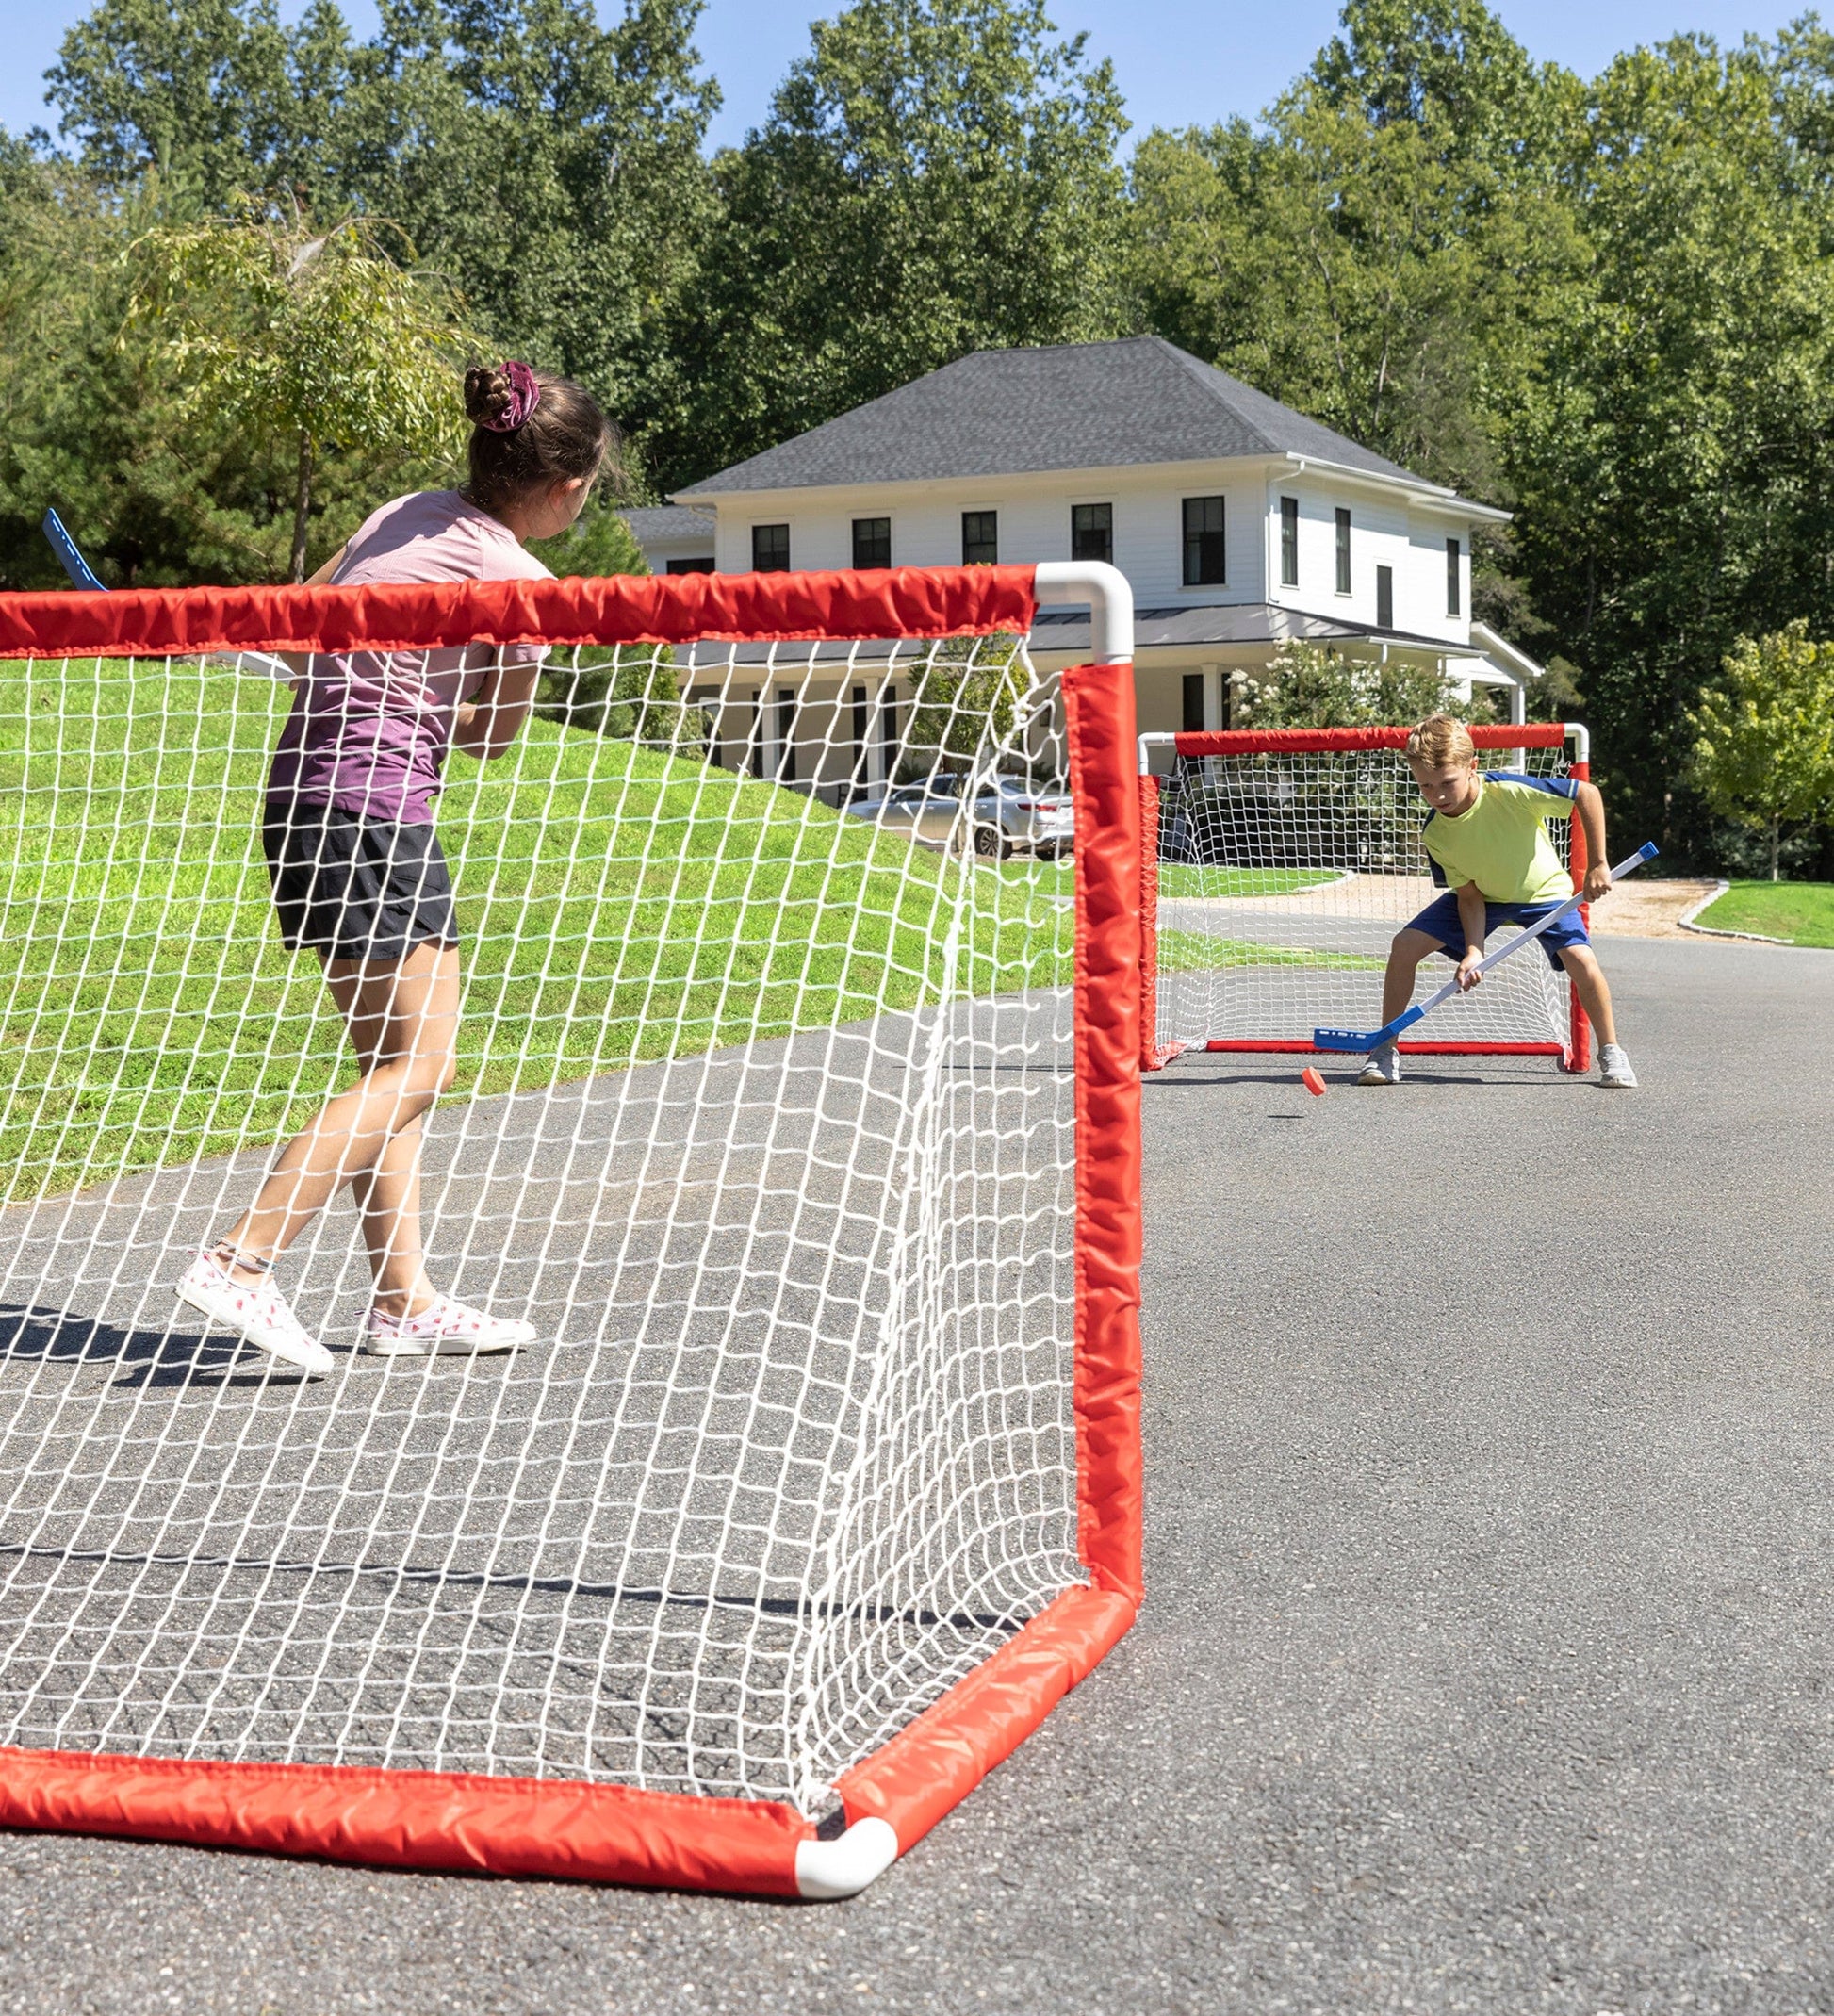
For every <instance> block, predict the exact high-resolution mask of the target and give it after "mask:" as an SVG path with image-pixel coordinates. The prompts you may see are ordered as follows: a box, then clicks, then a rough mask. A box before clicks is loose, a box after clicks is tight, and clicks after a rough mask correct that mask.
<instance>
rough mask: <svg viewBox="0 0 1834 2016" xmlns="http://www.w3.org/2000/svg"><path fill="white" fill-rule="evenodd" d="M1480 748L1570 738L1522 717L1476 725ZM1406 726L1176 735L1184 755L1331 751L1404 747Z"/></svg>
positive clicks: (1558, 728) (1558, 725)
mask: <svg viewBox="0 0 1834 2016" xmlns="http://www.w3.org/2000/svg"><path fill="white" fill-rule="evenodd" d="M1469 732H1470V736H1471V744H1472V746H1473V747H1474V748H1479V749H1557V748H1559V747H1560V746H1561V745H1562V744H1563V743H1564V741H1565V740H1566V724H1565V723H1564V722H1563V721H1521V722H1517V723H1516V724H1515V726H1514V727H1511V728H1494V727H1492V728H1474V729H1471V730H1470V731H1469ZM1412 733H1413V729H1407V728H1228V729H1206V730H1205V731H1204V733H1203V734H1201V735H1198V734H1190V735H1174V736H1173V737H1172V738H1171V740H1172V746H1174V747H1175V748H1176V749H1177V751H1178V753H1179V755H1180V756H1184V757H1187V758H1195V757H1199V756H1271V755H1274V754H1275V753H1280V754H1284V755H1290V756H1306V755H1319V754H1322V753H1324V752H1325V751H1327V750H1332V749H1404V748H1406V746H1407V738H1408V736H1409V735H1410V734H1412Z"/></svg>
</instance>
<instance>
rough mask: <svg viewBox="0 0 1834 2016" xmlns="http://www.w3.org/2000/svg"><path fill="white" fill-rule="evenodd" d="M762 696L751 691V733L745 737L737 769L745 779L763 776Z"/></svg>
mask: <svg viewBox="0 0 1834 2016" xmlns="http://www.w3.org/2000/svg"><path fill="white" fill-rule="evenodd" d="M762 702H763V696H762V695H761V693H759V692H758V691H757V689H756V688H754V689H753V691H752V696H751V732H750V733H749V734H748V735H747V736H746V737H745V758H744V761H743V762H741V763H740V765H739V767H740V769H741V770H743V771H744V772H745V775H746V776H747V777H762V776H763V774H764V709H763V704H762Z"/></svg>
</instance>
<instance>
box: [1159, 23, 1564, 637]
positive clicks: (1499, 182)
mask: <svg viewBox="0 0 1834 2016" xmlns="http://www.w3.org/2000/svg"><path fill="white" fill-rule="evenodd" d="M1577 91H1578V86H1577V83H1576V81H1575V80H1574V79H1572V78H1570V77H1567V76H1565V75H1564V74H1563V73H1560V72H1558V71H1555V70H1553V69H1551V68H1549V69H1545V70H1536V69H1534V68H1533V66H1531V64H1530V62H1529V60H1528V57H1527V56H1526V54H1525V53H1524V52H1523V50H1522V49H1521V48H1520V46H1519V45H1518V44H1517V43H1515V41H1513V40H1512V39H1511V38H1510V36H1509V35H1508V34H1507V33H1506V31H1505V30H1504V29H1503V27H1502V25H1501V24H1500V23H1499V22H1498V20H1497V19H1496V17H1495V16H1494V15H1493V14H1491V13H1490V12H1489V10H1488V9H1487V8H1484V7H1482V6H1481V5H1478V4H1476V0H1432V4H1429V5H1424V6H1415V5H1410V4H1407V0H1351V5H1350V6H1349V7H1347V8H1345V11H1344V33H1343V34H1342V35H1341V36H1339V37H1338V38H1337V39H1336V40H1335V41H1334V42H1332V43H1331V44H1330V45H1329V46H1328V47H1327V49H1326V50H1325V51H1324V52H1323V53H1322V54H1321V55H1320V57H1318V62H1317V63H1316V64H1315V65H1314V66H1313V69H1312V72H1311V73H1310V74H1308V75H1307V76H1306V77H1304V78H1302V79H1301V80H1300V81H1299V82H1298V83H1297V84H1295V85H1294V87H1293V88H1292V89H1291V90H1289V91H1287V92H1286V93H1285V95H1284V96H1283V97H1282V98H1281V99H1280V100H1279V101H1278V102H1277V103H1276V105H1275V106H1274V107H1272V108H1271V110H1270V111H1269V114H1268V118H1267V123H1266V126H1265V128H1264V129H1262V130H1258V131H1257V130H1256V129H1255V128H1253V127H1251V126H1250V125H1249V124H1248V123H1247V122H1245V121H1241V120H1236V121H1233V122H1231V123H1228V124H1226V125H1221V126H1216V127H1211V128H1208V129H1193V130H1190V131H1187V132H1185V133H1176V134H1173V133H1163V132H1155V133H1153V134H1150V135H1149V136H1148V137H1147V138H1146V139H1145V140H1143V141H1142V142H1141V144H1140V146H1139V148H1138V152H1137V153H1136V156H1135V158H1134V163H1133V168H1132V172H1131V198H1132V204H1131V228H1130V231H1129V233H1128V248H1129V250H1128V256H1127V279H1128V287H1129V291H1130V294H1131V297H1132V300H1133V303H1134V312H1135V314H1136V316H1137V317H1138V320H1139V321H1140V322H1142V323H1143V324H1144V325H1145V326H1147V327H1150V328H1152V329H1154V330H1155V331H1156V332H1158V333H1159V334H1160V335H1163V336H1167V337H1169V338H1170V339H1171V341H1173V342H1175V343H1178V344H1180V345H1181V346H1182V347H1184V348H1186V349H1187V350H1191V351H1193V352H1196V353H1197V354H1198V355H1200V356H1203V357H1206V358H1208V359H1210V360H1212V361H1213V362H1215V363H1217V364H1220V366H1222V367H1223V369H1227V370H1230V371H1234V372H1236V374H1237V375H1239V376H1240V377H1243V378H1245V379H1247V380H1248V381H1249V383H1251V384H1252V385H1256V386H1257V387H1259V388H1260V389H1261V390H1263V391H1266V392H1269V393H1271V394H1272V395H1273V396H1274V397H1276V398H1279V399H1282V400H1285V402H1288V403H1289V404H1291V405H1294V406H1296V407H1298V408H1299V409H1300V410H1301V411H1302V412H1304V413H1307V414H1310V415H1313V416H1314V417H1316V418H1318V419H1321V420H1323V421H1325V422H1326V423H1327V424H1328V425H1331V426H1333V427H1335V428H1337V429H1338V430H1340V431H1341V432H1343V433H1345V434H1349V435H1350V436H1351V438H1352V439H1354V440H1357V441H1360V442H1362V443H1363V444H1364V445H1365V446H1367V447H1369V448H1372V449H1375V450H1377V451H1380V452H1381V453H1383V454H1385V455H1387V456H1389V457H1390V458H1391V459H1393V460H1394V461H1396V462H1399V463H1400V464H1401V465H1403V466H1404V467H1408V468H1412V469H1416V470H1417V471H1418V472H1419V473H1420V474H1422V475H1424V476H1428V477H1431V478H1433V479H1435V480H1436V481H1439V482H1442V483H1445V484H1449V485H1450V486H1452V487H1453V488H1456V489H1458V490H1460V491H1462V492H1464V493H1465V494H1466V495H1468V496H1473V497H1476V498H1479V499H1481V500H1486V501H1489V502H1494V503H1500V504H1505V505H1507V504H1510V503H1512V502H1513V501H1514V495H1513V492H1514V478H1513V473H1512V470H1511V467H1510V452H1509V450H1510V442H1511V437H1512V426H1513V417H1514V415H1515V413H1516V412H1517V410H1518V409H1519V408H1520V407H1521V405H1522V404H1523V403H1524V402H1526V401H1527V400H1528V399H1529V398H1531V396H1532V389H1533V387H1534V385H1535V384H1536V377H1537V372H1538V370H1539V368H1540V362H1541V358H1542V356H1543V354H1544V352H1545V351H1546V349H1547V342H1548V340H1549V332H1550V331H1551V330H1552V329H1553V328H1554V327H1556V326H1558V325H1559V323H1560V322H1561V320H1562V319H1563V318H1564V316H1565V315H1566V314H1568V313H1569V312H1570V311H1571V306H1572V303H1573V300H1574V290H1575V285H1576V281H1577V277H1578V276H1579V275H1580V273H1581V272H1582V271H1583V268H1584V257H1583V245H1582V241H1581V240H1580V236H1579V232H1578V226H1577V221H1576V218H1575V216H1574V213H1573V206H1572V201H1571V197H1570V194H1569V192H1568V191H1567V190H1566V188H1564V185H1563V184H1562V182H1561V179H1560V174H1559V171H1560V169H1561V168H1562V167H1563V166H1564V156H1563V154H1562V152H1561V145H1562V143H1563V141H1564V136H1565V133H1566V131H1567V128H1568V126H1569V125H1570V123H1571V116H1572V115H1571V106H1572V101H1573V100H1574V98H1575V97H1576V94H1577ZM1473 563H1474V581H1473V589H1474V598H1475V600H1476V603H1477V609H1478V613H1479V614H1480V615H1482V616H1484V617H1486V618H1487V619H1489V620H1492V621H1499V622H1502V623H1504V624H1506V625H1507V626H1508V627H1509V628H1510V629H1511V630H1512V631H1514V632H1515V634H1517V635H1518V636H1521V637H1524V638H1525V639H1526V638H1530V637H1532V636H1534V634H1535V632H1536V630H1537V628H1538V627H1539V626H1538V625H1537V624H1536V621H1535V619H1534V615H1533V612H1532V608H1531V601H1530V598H1529V597H1528V595H1527V594H1526V593H1525V591H1524V587H1523V584H1522V583H1521V582H1520V581H1519V580H1518V579H1517V578H1516V575H1515V550H1514V545H1513V541H1512V539H1511V536H1510V534H1509V533H1507V532H1501V533H1495V532H1486V533H1484V534H1483V535H1482V537H1481V538H1480V540H1479V542H1478V545H1477V549H1476V550H1475V552H1474V554H1473Z"/></svg>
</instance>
